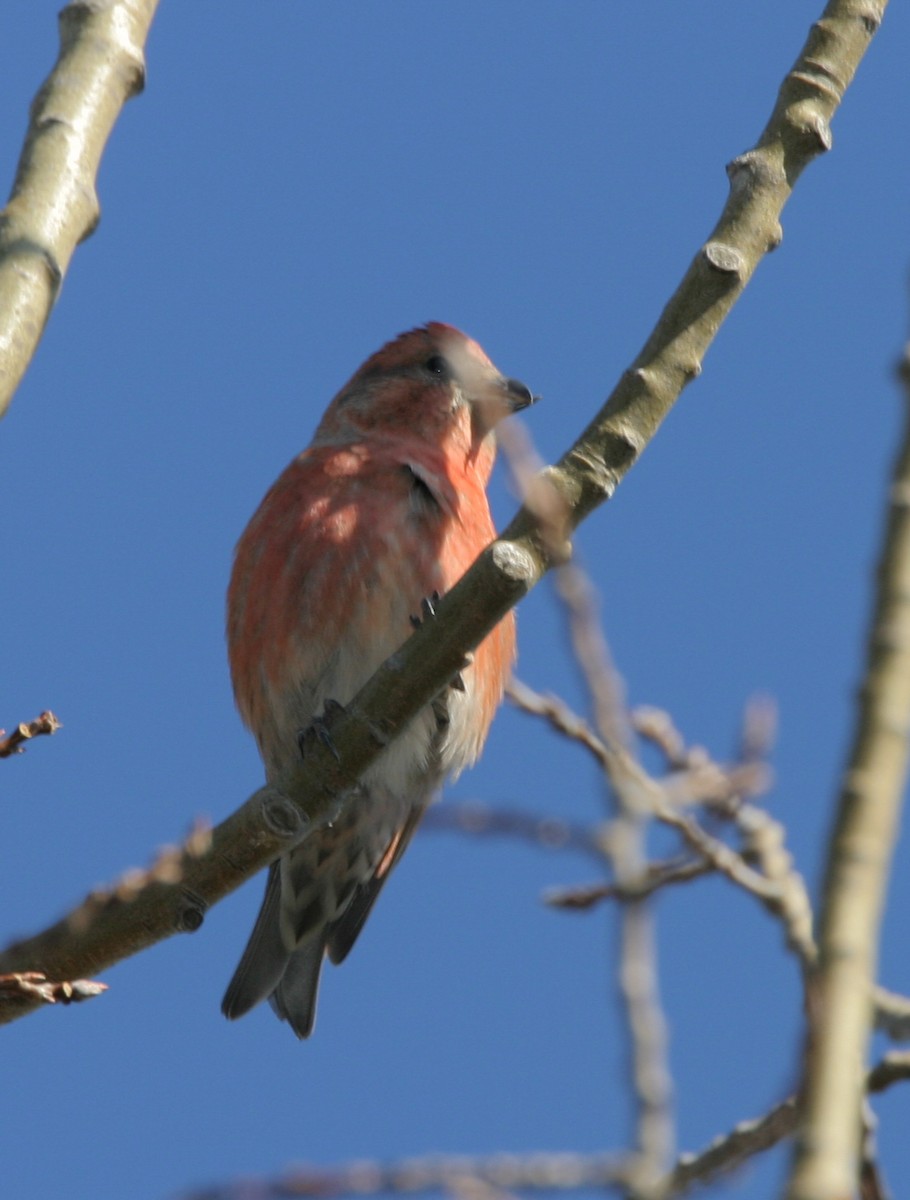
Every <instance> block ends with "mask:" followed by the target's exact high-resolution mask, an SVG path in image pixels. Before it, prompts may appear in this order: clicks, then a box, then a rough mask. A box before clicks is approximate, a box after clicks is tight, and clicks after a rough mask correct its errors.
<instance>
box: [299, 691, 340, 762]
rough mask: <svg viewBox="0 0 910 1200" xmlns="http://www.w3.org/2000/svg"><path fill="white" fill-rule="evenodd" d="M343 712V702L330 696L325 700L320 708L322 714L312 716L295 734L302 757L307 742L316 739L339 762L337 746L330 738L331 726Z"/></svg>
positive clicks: (305, 751) (304, 753)
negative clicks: (340, 702) (304, 727)
mask: <svg viewBox="0 0 910 1200" xmlns="http://www.w3.org/2000/svg"><path fill="white" fill-rule="evenodd" d="M344 714H345V707H344V705H343V704H339V703H338V701H337V700H332V699H331V698H329V699H327V700H326V701H325V704H324V705H323V708H322V716H320V717H314V718H313V720H312V721H311V722H310V723H309V725H307V727H306V729H302V730H301V731H300V733H299V734H298V735H297V744H298V746H299V747H300V753H301V755H302V756H303V757H304V758H306V753H307V744H310V745H312V743H313V742H314V741H317V742H321V743H322V745H323V746H325V748H326V749H327V750H329V751H331V753H332V754H333V755H334V756H335V761H336V762H341V755H340V754H339V753H338V747H337V746H336V745H335V743H334V741H333V740H332V726H333V725H334V724H335V722H336V721H337V720H338V719H339V717H343V716H344Z"/></svg>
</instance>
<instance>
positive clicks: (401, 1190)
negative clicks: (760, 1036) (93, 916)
mask: <svg viewBox="0 0 910 1200" xmlns="http://www.w3.org/2000/svg"><path fill="white" fill-rule="evenodd" d="M906 1080H910V1055H908V1054H906V1053H898V1052H892V1053H891V1054H887V1055H885V1057H884V1058H883V1059H882V1060H881V1061H880V1062H879V1063H877V1064H876V1065H875V1066H874V1067H873V1068H872V1070H871V1071H870V1072H869V1073H868V1075H867V1076H866V1086H867V1088H868V1091H869V1093H870V1094H872V1093H875V1092H882V1091H885V1090H886V1089H887V1088H889V1087H892V1086H893V1085H894V1084H896V1083H901V1082H904V1081H906ZM797 1114H798V1109H797V1105H796V1097H795V1096H788V1097H787V1099H786V1100H782V1101H781V1102H780V1104H775V1105H774V1107H773V1108H770V1109H769V1110H768V1111H767V1112H766V1113H763V1114H762V1116H760V1117H755V1118H753V1119H752V1120H748V1121H740V1122H739V1124H737V1125H735V1126H734V1127H733V1128H732V1129H730V1130H729V1131H728V1132H726V1133H723V1134H719V1135H718V1136H717V1137H716V1138H714V1140H713V1141H712V1142H710V1143H709V1145H707V1146H705V1147H704V1148H703V1149H701V1150H699V1151H697V1152H695V1153H691V1152H690V1153H686V1154H681V1155H680V1156H679V1157H678V1158H677V1160H676V1163H675V1164H674V1166H673V1169H672V1170H671V1171H670V1172H669V1173H668V1174H667V1175H666V1176H665V1178H664V1180H663V1187H664V1189H665V1193H666V1195H668V1196H683V1195H685V1194H686V1193H687V1192H690V1191H691V1190H692V1189H693V1188H695V1187H700V1186H704V1185H705V1184H706V1183H710V1182H711V1181H712V1180H714V1179H717V1178H718V1177H719V1176H721V1175H726V1174H729V1173H730V1172H731V1171H735V1170H736V1169H737V1168H738V1167H740V1166H741V1165H742V1164H743V1163H744V1162H745V1161H746V1160H747V1159H749V1158H752V1157H753V1156H754V1155H756V1154H760V1153H762V1152H763V1151H765V1150H770V1149H771V1148H772V1146H776V1145H777V1144H778V1143H779V1142H781V1141H783V1140H784V1138H787V1137H789V1136H790V1135H791V1134H792V1133H793V1131H794V1129H795V1128H796V1124H797ZM628 1168H629V1164H628V1162H627V1161H626V1160H624V1159H623V1158H621V1157H619V1156H617V1155H611V1154H527V1155H523V1154H499V1155H492V1156H490V1157H487V1158H469V1157H466V1156H465V1157H461V1156H459V1157H445V1158H444V1157H441V1156H440V1157H435V1158H431V1157H427V1158H411V1159H405V1160H402V1161H400V1162H395V1163H379V1162H369V1161H367V1162H359V1163H354V1164H351V1165H350V1166H341V1167H336V1168H334V1169H333V1168H323V1167H310V1166H307V1165H303V1166H300V1167H295V1168H294V1169H293V1170H292V1171H289V1172H288V1173H287V1174H285V1175H283V1176H281V1177H280V1178H278V1179H271V1180H270V1179H259V1180H256V1179H245V1180H243V1182H242V1183H238V1184H236V1185H234V1184H226V1185H223V1186H221V1185H214V1186H212V1187H209V1188H204V1189H202V1190H198V1191H194V1192H191V1193H189V1194H187V1195H185V1196H184V1198H183V1200H279V1198H281V1197H285V1196H313V1197H322V1198H323V1200H325V1198H326V1197H335V1198H337V1200H340V1198H341V1197H346V1196H381V1195H400V1194H407V1195H427V1194H429V1193H434V1192H446V1191H456V1190H460V1189H462V1188H466V1187H467V1186H469V1185H471V1184H474V1185H477V1184H486V1185H488V1186H490V1187H495V1188H506V1189H509V1190H510V1191H514V1192H538V1191H546V1192H557V1191H593V1190H596V1189H600V1190H604V1191H607V1190H610V1191H613V1190H616V1191H618V1190H620V1189H623V1190H625V1189H626V1187H627V1184H628ZM848 1194H851V1195H852V1193H848Z"/></svg>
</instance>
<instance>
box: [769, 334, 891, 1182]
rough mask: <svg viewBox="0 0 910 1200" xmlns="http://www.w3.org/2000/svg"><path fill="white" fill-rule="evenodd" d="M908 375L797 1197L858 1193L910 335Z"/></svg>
mask: <svg viewBox="0 0 910 1200" xmlns="http://www.w3.org/2000/svg"><path fill="white" fill-rule="evenodd" d="M899 374H900V377H901V379H902V381H903V383H904V386H905V389H906V405H905V427H904V431H903V434H902V444H901V447H900V449H899V451H898V455H897V460H896V462H895V465H894V469H893V479H892V484H891V489H890V496H889V509H888V519H887V525H886V529H885V532H884V537H883V545H882V550H881V557H880V561H879V565H878V573H877V581H876V595H875V602H874V610H873V614H872V617H871V622H870V631H869V640H868V646H867V654H866V669H865V677H864V681H863V684H862V687H861V688H860V691H859V694H858V706H857V707H858V711H857V714H856V728H855V733H854V739H853V746H852V749H851V752H850V756H849V761H848V763H847V765H846V767H845V769H844V774H843V779H842V783H841V789H840V796H839V798H838V805H837V815H836V817H835V823H834V828H833V830H832V833H831V839H830V843H829V847H828V856H827V866H826V874H825V883H824V888H823V900H822V908H821V916H820V921H819V930H820V931H819V939H818V941H819V957H818V966H817V969H816V972H815V974H814V977H813V981H812V986H811V991H810V996H809V1005H808V1012H809V1016H810V1029H809V1034H808V1043H807V1055H806V1068H805V1087H806V1122H805V1126H804V1128H803V1129H802V1130H801V1132H800V1136H799V1138H798V1140H797V1146H796V1153H795V1158H794V1166H793V1174H792V1178H791V1182H790V1186H789V1189H788V1191H787V1196H788V1200H835V1198H837V1200H839V1198H840V1197H842V1196H846V1195H849V1194H851V1193H852V1192H853V1190H854V1189H855V1186H856V1173H857V1163H858V1162H859V1159H860V1131H861V1121H860V1117H861V1111H862V1094H863V1077H862V1064H863V1062H864V1061H865V1058H866V1053H867V1044H868V1040H869V1033H870V1027H871V1023H872V1017H873V1012H872V1005H871V1003H870V999H871V996H870V993H871V989H872V986H873V984H874V982H875V975H876V967H877V946H878V931H879V924H880V921H881V911H882V905H883V903H884V894H885V887H886V884H887V879H888V872H889V868H890V863H891V854H892V849H893V846H894V842H895V839H896V836H897V826H898V819H899V814H900V810H901V803H902V799H903V794H904V789H905V786H906V778H907V764H908V730H910V343H908V346H907V350H906V353H905V357H904V360H903V362H902V364H901V368H900V372H899Z"/></svg>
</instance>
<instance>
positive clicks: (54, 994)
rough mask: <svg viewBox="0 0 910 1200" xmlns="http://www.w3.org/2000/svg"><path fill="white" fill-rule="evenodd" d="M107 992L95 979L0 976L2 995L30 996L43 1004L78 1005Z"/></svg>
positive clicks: (18, 974)
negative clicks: (81, 1001)
mask: <svg viewBox="0 0 910 1200" xmlns="http://www.w3.org/2000/svg"><path fill="white" fill-rule="evenodd" d="M106 991H107V984H106V983H97V982H96V981H95V980H93V979H70V980H51V979H48V978H47V976H46V975H42V973H41V972H40V971H19V972H15V973H14V974H12V975H0V993H2V994H3V995H6V996H28V997H31V998H34V999H37V1000H40V1001H41V1003H42V1004H77V1003H78V1002H79V1001H80V1000H91V999H92V998H93V997H94V996H100V995H101V993H102V992H106Z"/></svg>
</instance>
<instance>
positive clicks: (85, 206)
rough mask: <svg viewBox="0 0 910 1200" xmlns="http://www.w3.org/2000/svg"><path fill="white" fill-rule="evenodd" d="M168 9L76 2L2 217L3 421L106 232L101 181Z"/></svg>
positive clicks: (135, 1)
mask: <svg viewBox="0 0 910 1200" xmlns="http://www.w3.org/2000/svg"><path fill="white" fill-rule="evenodd" d="M157 3H158V0H92V3H88V2H87V0H72V3H70V4H68V5H67V6H66V8H64V9H63V11H62V12H61V13H60V55H59V57H58V59H57V62H56V65H55V66H54V69H53V71H52V72H51V73H50V75H49V76H48V78H47V79H46V80H45V82H44V84H43V86H42V88H41V90H40V91H39V93H38V95H37V96H36V97H35V100H34V103H33V104H32V110H31V118H30V120H29V126H28V133H27V134H26V138H25V145H24V147H23V149H22V155H21V157H20V159H19V167H18V169H17V171H16V179H15V182H14V183H13V190H12V193H11V195H10V199H9V203H8V204H7V206H6V208H5V209H3V211H2V212H0V417H2V416H3V414H4V413H5V412H6V409H7V407H8V406H9V402H10V400H11V399H12V397H13V393H14V392H15V390H16V388H17V387H18V386H19V381H20V380H21V378H22V376H23V375H24V374H25V370H26V368H27V367H28V364H29V363H30V362H31V359H32V356H33V355H34V353H35V350H36V349H37V346H38V342H39V341H40V339H41V335H42V333H43V332H44V327H45V325H46V324H47V319H48V317H49V316H50V311H51V309H52V308H53V306H54V301H55V300H56V299H57V294H58V292H59V291H60V285H61V284H62V282H63V276H64V275H65V274H66V270H67V267H68V266H69V262H70V259H71V258H72V255H73V251H74V250H75V249H76V246H77V245H78V243H79V242H81V241H83V240H84V239H85V238H87V237H88V236H89V234H91V233H92V232H93V231H94V229H95V226H96V225H97V224H98V217H99V211H100V210H99V207H98V196H97V193H96V192H95V179H96V177H97V174H98V165H99V163H100V162H101V155H102V153H103V151H104V147H105V144H106V143H107V139H108V137H109V136H110V132H111V130H112V129H113V127H114V122H115V121H116V120H117V117H118V116H119V115H120V111H121V109H122V108H123V105H124V104H125V103H126V101H127V100H129V98H130V97H131V96H135V95H136V94H137V92H140V91H141V90H142V85H143V82H144V79H145V62H144V59H143V46H144V44H145V39H146V37H147V36H148V31H149V26H150V25H151V23H152V17H153V16H154V13H155V8H156V7H157Z"/></svg>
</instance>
